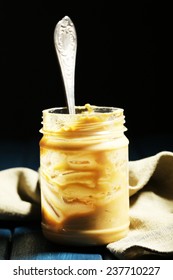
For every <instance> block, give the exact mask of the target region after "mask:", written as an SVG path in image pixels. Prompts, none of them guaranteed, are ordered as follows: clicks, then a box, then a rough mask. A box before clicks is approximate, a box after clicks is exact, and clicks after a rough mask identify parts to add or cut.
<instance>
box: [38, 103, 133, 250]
mask: <svg viewBox="0 0 173 280" xmlns="http://www.w3.org/2000/svg"><path fill="white" fill-rule="evenodd" d="M75 109H76V114H68V112H67V108H65V107H62V108H51V109H46V110H43V122H42V124H43V127H42V129H41V130H40V132H41V133H42V134H43V137H42V138H41V140H40V185H41V208H42V230H43V234H44V235H45V237H46V238H48V239H49V240H52V241H53V242H56V243H59V244H69V245H103V244H108V243H110V242H114V241H116V240H118V239H120V238H123V237H125V236H126V235H127V233H128V230H129V193H128V144H129V141H128V139H127V138H126V136H125V134H124V132H125V131H126V127H125V126H124V123H125V117H124V110H123V109H121V108H114V107H101V106H100V107H99V106H92V105H89V104H86V105H85V106H76V108H75Z"/></svg>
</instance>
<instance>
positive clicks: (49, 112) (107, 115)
mask: <svg viewBox="0 0 173 280" xmlns="http://www.w3.org/2000/svg"><path fill="white" fill-rule="evenodd" d="M75 110H76V113H75V114H69V113H68V109H67V107H55V108H50V109H45V110H43V121H42V124H43V128H42V129H41V132H43V133H47V132H48V133H61V134H65V135H68V134H69V135H70V136H72V134H75V133H78V134H81V135H84V134H86V133H87V134H88V133H89V132H90V133H93V132H94V131H95V132H96V131H97V133H99V134H105V133H107V131H110V130H112V129H114V128H115V129H116V130H119V129H120V130H121V131H125V130H126V128H125V127H124V123H125V117H124V114H123V112H124V110H123V109H122V108H117V107H104V106H95V105H90V104H86V105H84V106H75Z"/></svg>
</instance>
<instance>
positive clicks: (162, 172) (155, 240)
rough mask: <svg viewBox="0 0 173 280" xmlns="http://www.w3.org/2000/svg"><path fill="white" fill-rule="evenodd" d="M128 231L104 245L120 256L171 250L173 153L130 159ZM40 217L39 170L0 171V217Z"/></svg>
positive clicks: (172, 230)
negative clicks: (125, 235) (126, 233)
mask: <svg viewBox="0 0 173 280" xmlns="http://www.w3.org/2000/svg"><path fill="white" fill-rule="evenodd" d="M129 184H130V186H129V190H130V192H129V195H130V231H129V234H128V235H127V237H125V238H123V239H121V240H119V241H116V242H114V243H110V244H108V245H107V248H108V249H109V250H110V251H111V252H112V253H113V254H115V255H118V256H119V258H122V259H131V258H137V257H138V256H139V255H143V254H151V253H152V254H153V253H155V254H171V253H173V153H172V152H167V151H163V152H160V153H157V154H156V155H154V156H151V157H148V158H144V159H140V160H136V161H130V162H129ZM21 218H23V219H33V220H37V219H38V220H39V219H40V189H39V177H38V172H37V171H34V170H31V169H29V168H11V169H7V170H3V171H0V220H17V219H21Z"/></svg>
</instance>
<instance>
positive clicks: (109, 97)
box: [0, 0, 172, 139]
mask: <svg viewBox="0 0 173 280" xmlns="http://www.w3.org/2000/svg"><path fill="white" fill-rule="evenodd" d="M119 2H120V3H119ZM0 3H1V4H0V20H1V23H0V29H1V30H0V31H1V38H0V40H1V41H0V42H1V43H0V54H1V60H0V61H1V62H0V68H1V69H0V70H1V72H0V73H1V74H0V77H1V78H0V100H1V102H0V104H1V108H0V121H1V129H0V131H1V132H0V135H1V138H6V137H11V139H13V138H17V139H18V138H20V139H26V138H27V139H30V138H35V137H41V135H40V133H39V129H40V128H41V116H42V110H43V109H46V108H51V107H57V106H65V105H66V100H65V95H64V86H63V81H62V77H61V72H60V68H59V63H58V60H57V57H56V53H55V49H54V42H53V32H54V28H55V25H56V24H57V22H58V21H59V20H61V19H62V18H63V17H64V16H65V15H68V16H69V17H70V18H71V20H72V21H73V23H74V25H75V27H76V31H77V40H78V47H77V57H76V71H75V99H76V105H84V104H85V103H90V104H94V105H105V106H115V107H122V108H124V110H125V112H124V113H125V116H126V126H127V128H128V131H127V136H129V137H130V138H133V137H136V136H139V135H140V136H143V135H149V134H151V133H152V134H153V133H154V134H157V133H169V132H172V97H171V95H172V50H171V45H170V42H171V37H172V31H170V30H171V27H170V22H169V21H171V18H170V17H169V11H170V7H166V5H164V4H163V3H161V4H158V2H157V1H156V3H155V2H154V1H137V2H131V1H127V2H124V1H58V0H57V1H51V0H50V1H41V0H38V1H37V0H35V1H1V2H0ZM117 3H118V4H117ZM137 3H138V5H139V6H137V5H136V4H137Z"/></svg>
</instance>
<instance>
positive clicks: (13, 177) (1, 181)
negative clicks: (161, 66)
mask: <svg viewBox="0 0 173 280" xmlns="http://www.w3.org/2000/svg"><path fill="white" fill-rule="evenodd" d="M22 218H23V219H32V220H37V219H39V218H40V189H39V184H38V172H37V171H34V170H32V169H29V168H23V167H19V168H17V167H16V168H10V169H6V170H2V171H0V220H19V219H22Z"/></svg>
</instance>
